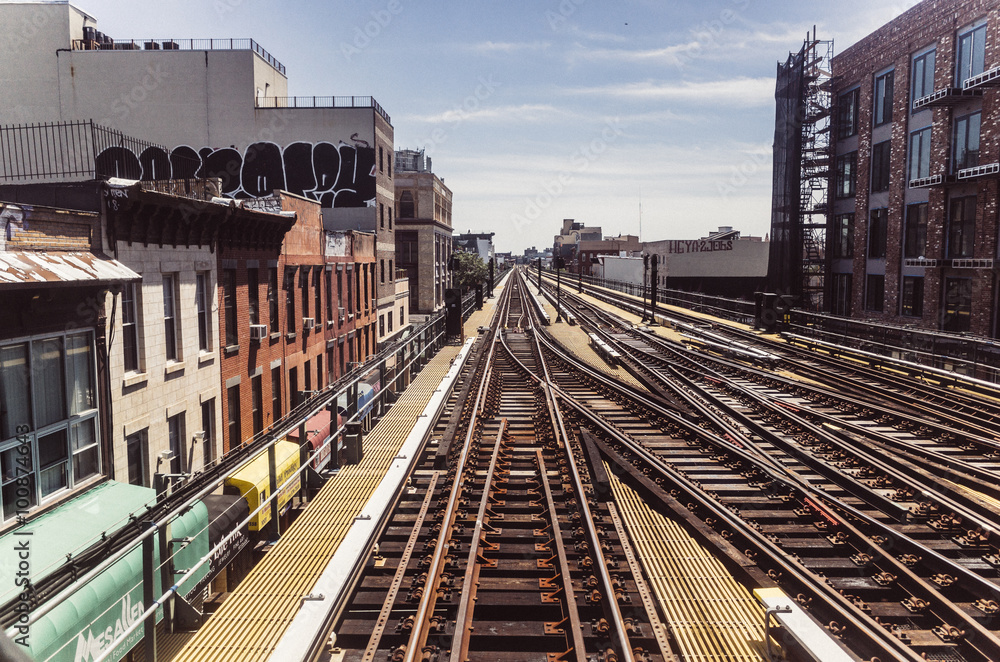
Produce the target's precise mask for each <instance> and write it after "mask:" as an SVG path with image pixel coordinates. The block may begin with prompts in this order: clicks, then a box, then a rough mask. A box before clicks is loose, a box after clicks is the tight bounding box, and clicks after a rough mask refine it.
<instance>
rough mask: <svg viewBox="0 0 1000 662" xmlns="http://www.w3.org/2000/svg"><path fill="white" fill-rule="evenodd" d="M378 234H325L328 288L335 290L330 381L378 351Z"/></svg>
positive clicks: (328, 347) (329, 330) (328, 327)
mask: <svg viewBox="0 0 1000 662" xmlns="http://www.w3.org/2000/svg"><path fill="white" fill-rule="evenodd" d="M375 256H376V235H375V234H373V233H368V232H357V231H354V230H346V231H328V232H327V233H326V236H325V252H324V260H325V263H326V268H325V272H324V275H325V278H326V279H327V281H326V289H327V291H328V292H332V293H333V296H332V297H331V298H330V301H331V308H330V309H329V311H328V312H329V313H330V315H329V316H328V318H327V322H326V327H325V328H326V335H325V340H326V352H327V383H332V382H334V381H335V380H336V379H338V378H339V377H341V376H342V375H344V374H345V373H347V372H350V370H351V368H352V367H353V365H354V364H356V363H358V362H360V361H364V360H365V359H367V358H368V357H369V356H371V355H372V354H373V353H375V342H376V337H377V336H376V333H375V323H376V319H377V305H376V293H377V289H376V281H375V268H376V267H375V263H376V257H375Z"/></svg>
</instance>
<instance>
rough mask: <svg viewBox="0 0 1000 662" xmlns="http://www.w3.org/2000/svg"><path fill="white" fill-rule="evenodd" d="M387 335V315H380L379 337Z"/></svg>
mask: <svg viewBox="0 0 1000 662" xmlns="http://www.w3.org/2000/svg"><path fill="white" fill-rule="evenodd" d="M384 335H385V315H379V316H378V337H379V338H381V337H382V336H384Z"/></svg>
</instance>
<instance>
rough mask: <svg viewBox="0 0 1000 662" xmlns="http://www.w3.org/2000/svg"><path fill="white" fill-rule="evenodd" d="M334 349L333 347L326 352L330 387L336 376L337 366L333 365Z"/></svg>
mask: <svg viewBox="0 0 1000 662" xmlns="http://www.w3.org/2000/svg"><path fill="white" fill-rule="evenodd" d="M334 351H335V350H334V349H333V348H332V347H331V348H329V349H327V350H326V384H327V386H329V385H330V384H332V383H333V382H334V374H335V371H336V366H335V365H334V363H333V353H334Z"/></svg>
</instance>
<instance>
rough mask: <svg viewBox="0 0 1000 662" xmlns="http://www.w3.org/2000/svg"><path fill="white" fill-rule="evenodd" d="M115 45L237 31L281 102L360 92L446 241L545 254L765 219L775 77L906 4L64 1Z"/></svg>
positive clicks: (846, 0) (762, 228)
mask: <svg viewBox="0 0 1000 662" xmlns="http://www.w3.org/2000/svg"><path fill="white" fill-rule="evenodd" d="M73 4H75V5H77V6H79V7H80V8H81V9H83V10H84V11H87V12H88V13H90V14H92V15H93V16H94V17H95V18H96V19H97V21H98V29H99V30H101V31H102V32H105V33H107V34H109V35H111V36H112V37H114V38H150V37H151V38H185V39H186V38H205V37H216V38H218V37H252V38H253V39H255V40H256V41H257V42H259V43H260V44H261V45H262V46H263V47H264V48H265V49H267V50H268V51H270V52H271V53H272V54H273V55H274V56H275V57H276V58H277V59H278V60H280V61H281V62H282V63H283V64H284V65H285V66H286V67H287V74H288V83H289V93H290V94H292V95H304V96H311V95H317V96H330V95H363V96H373V97H375V99H376V100H377V101H378V102H379V103H380V104H381V105H382V107H383V108H385V110H386V112H388V113H389V115H390V116H391V117H392V124H393V126H394V128H395V143H396V148H397V149H400V148H409V149H420V148H425V149H426V150H427V153H428V154H429V155H430V156H431V157H432V158H433V161H434V171H435V173H437V174H438V176H440V177H441V178H443V179H444V180H445V183H446V184H447V185H448V187H449V188H451V190H452V192H453V193H454V209H453V221H454V226H455V230H456V231H457V232H466V231H467V230H470V229H471V230H473V231H477V232H489V231H492V232H496V242H497V248H498V250H500V251H510V250H512V251H515V252H522V251H523V250H524V248H526V247H528V246H533V245H534V246H538V247H539V248H541V247H543V246H550V245H551V244H552V236H553V235H554V234H555V233H556V232H557V230H558V228H559V225H560V222H561V219H563V218H575V219H576V220H578V221H582V222H585V223H587V224H588V225H600V226H603V228H604V232H605V234H610V235H616V234H619V233H622V234H626V233H631V234H636V233H638V232H639V224H640V199H641V210H642V211H641V219H642V239H643V240H657V239H691V238H697V237H699V236H703V235H705V234H707V233H708V232H710V231H712V230H714V229H715V228H716V227H718V226H720V225H732V226H735V227H736V228H738V229H741V230H743V231H744V232H748V233H753V234H758V235H763V234H765V233H766V232H767V231H768V225H769V222H770V194H771V143H772V139H773V133H774V75H775V67H776V63H777V61H778V60H782V61H783V60H784V59H785V58H787V56H788V52H789V51H790V50H796V51H797V50H798V49H799V47H800V46H801V44H802V40H803V38H804V37H805V35H806V32H807V31H808V30H811V29H812V27H813V25H816V26H817V28H818V33H819V37H820V38H822V39H833V40H834V42H835V47H836V48H835V51H836V52H839V51H841V50H843V49H845V48H846V47H847V46H849V45H851V44H852V43H854V42H855V41H857V40H858V39H860V38H861V37H863V36H865V35H866V34H868V33H869V32H871V31H872V30H874V29H875V28H877V27H879V26H880V25H882V24H883V23H885V22H887V21H888V20H890V19H892V18H894V17H895V16H897V15H898V14H900V13H901V12H902V11H904V10H905V9H907V8H909V7H911V6H913V5H914V4H916V1H915V0H898V1H893V2H881V1H879V0H840V1H839V2H832V3H831V2H829V1H823V2H819V1H816V0H674V1H664V0H629V1H625V2H609V1H607V0H493V1H485V0H465V1H463V2H459V1H453V2H429V1H424V2H418V1H417V0H375V1H372V2H367V1H364V2H363V1H361V0H340V1H330V0H326V1H319V0H309V1H296V0H284V1H280V2H279V1H278V0H200V1H195V0H172V1H170V2H163V1H162V0H158V1H157V2H151V1H148V0H130V1H129V2H128V3H123V2H121V0H73Z"/></svg>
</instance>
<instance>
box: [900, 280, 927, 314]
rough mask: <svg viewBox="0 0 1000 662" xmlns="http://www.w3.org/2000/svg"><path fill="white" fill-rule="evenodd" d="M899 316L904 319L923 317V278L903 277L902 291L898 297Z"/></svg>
mask: <svg viewBox="0 0 1000 662" xmlns="http://www.w3.org/2000/svg"><path fill="white" fill-rule="evenodd" d="M899 302H900V303H899V314H900V315H905V316H906V317H923V314H924V278H923V276H903V290H902V292H901V293H900V297H899Z"/></svg>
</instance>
